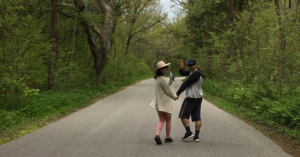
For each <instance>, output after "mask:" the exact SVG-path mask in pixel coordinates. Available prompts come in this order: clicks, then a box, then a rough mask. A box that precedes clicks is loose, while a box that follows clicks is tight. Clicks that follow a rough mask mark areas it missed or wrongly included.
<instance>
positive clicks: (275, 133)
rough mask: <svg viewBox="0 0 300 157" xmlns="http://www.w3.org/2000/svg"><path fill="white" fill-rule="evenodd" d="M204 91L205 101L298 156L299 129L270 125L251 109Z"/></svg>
mask: <svg viewBox="0 0 300 157" xmlns="http://www.w3.org/2000/svg"><path fill="white" fill-rule="evenodd" d="M204 92H205V94H204V98H205V99H206V100H207V101H209V102H211V103H213V104H214V105H216V106H217V107H219V108H220V109H222V110H224V111H226V112H228V113H230V114H231V115H233V116H235V117H236V118H239V119H241V120H242V121H244V122H245V123H247V124H249V125H251V126H253V127H254V128H255V129H257V130H259V131H260V132H261V133H263V134H264V135H265V136H267V137H268V138H270V139H271V140H272V141H273V142H275V143H276V144H277V145H279V146H280V147H281V148H282V149H283V150H284V151H285V152H287V153H289V154H290V155H292V156H295V157H296V156H300V138H299V135H300V131H299V130H298V129H289V128H287V127H286V126H283V125H270V124H268V119H265V118H264V117H262V116H259V115H256V114H255V113H254V112H253V111H251V110H249V109H247V108H244V107H240V106H239V105H238V104H236V103H233V102H230V101H228V100H226V99H223V98H220V97H217V96H214V95H211V94H210V93H209V92H208V91H204Z"/></svg>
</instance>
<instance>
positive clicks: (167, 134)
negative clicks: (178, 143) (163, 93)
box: [165, 113, 171, 138]
mask: <svg viewBox="0 0 300 157" xmlns="http://www.w3.org/2000/svg"><path fill="white" fill-rule="evenodd" d="M165 119H166V138H169V137H170V132H171V115H169V114H168V113H165Z"/></svg>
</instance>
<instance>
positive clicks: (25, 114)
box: [0, 76, 150, 145]
mask: <svg viewBox="0 0 300 157" xmlns="http://www.w3.org/2000/svg"><path fill="white" fill-rule="evenodd" d="M147 78H150V77H148V76H145V77H138V78H128V79H125V80H122V81H120V82H117V83H114V84H112V83H110V84H108V85H106V84H102V85H101V86H99V87H89V88H86V89H75V90H71V91H68V92H66V91H63V92H56V93H53V92H41V93H40V94H39V95H37V96H34V97H31V98H30V99H29V100H26V101H24V102H23V103H21V104H19V105H18V107H15V108H13V109H6V110H3V109H0V145H1V144H4V143H6V142H9V141H11V140H14V139H17V138H19V137H21V136H23V135H25V134H28V133H30V132H32V131H34V130H37V129H39V128H41V127H43V126H45V125H47V124H49V123H51V122H53V121H56V120H58V119H60V118H62V117H64V116H67V115H69V114H71V113H73V112H75V111H77V110H80V109H82V108H84V107H87V106H89V105H91V104H93V103H95V102H96V101H99V100H101V99H103V98H105V97H106V96H108V95H110V94H113V93H116V92H118V91H120V90H122V89H124V88H125V87H126V86H129V85H132V84H135V83H138V82H140V81H141V80H144V79H147Z"/></svg>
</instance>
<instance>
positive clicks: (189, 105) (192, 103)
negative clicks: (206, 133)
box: [176, 59, 205, 142]
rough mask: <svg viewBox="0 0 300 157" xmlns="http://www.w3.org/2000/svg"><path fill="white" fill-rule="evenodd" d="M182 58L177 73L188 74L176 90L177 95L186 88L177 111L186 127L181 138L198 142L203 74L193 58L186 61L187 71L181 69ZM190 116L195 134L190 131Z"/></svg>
mask: <svg viewBox="0 0 300 157" xmlns="http://www.w3.org/2000/svg"><path fill="white" fill-rule="evenodd" d="M183 66H184V63H183V60H180V63H179V73H180V75H182V76H189V77H188V79H187V80H186V81H184V82H183V83H182V84H181V86H180V88H179V89H178V91H177V92H176V94H177V97H179V95H180V94H181V93H182V92H183V91H184V90H186V98H185V99H184V101H183V103H182V106H181V110H180V112H179V118H180V119H181V122H182V124H183V126H184V127H185V129H186V133H185V135H184V137H183V138H182V140H183V141H185V140H187V139H189V138H192V137H194V138H193V140H194V141H196V142H199V133H200V128H201V116H200V111H201V102H202V96H203V92H202V89H201V86H202V81H203V77H205V75H204V74H203V73H202V72H201V70H200V69H199V68H197V65H196V61H195V60H194V59H189V60H188V62H187V66H188V68H189V70H188V71H184V70H183ZM190 116H191V117H192V121H193V122H195V136H194V135H193V133H192V132H191V129H190V126H189V118H190Z"/></svg>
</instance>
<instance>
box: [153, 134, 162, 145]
mask: <svg viewBox="0 0 300 157" xmlns="http://www.w3.org/2000/svg"><path fill="white" fill-rule="evenodd" d="M154 140H155V141H156V144H157V145H161V144H162V142H161V140H160V138H159V136H158V135H156V136H155V138H154Z"/></svg>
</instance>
